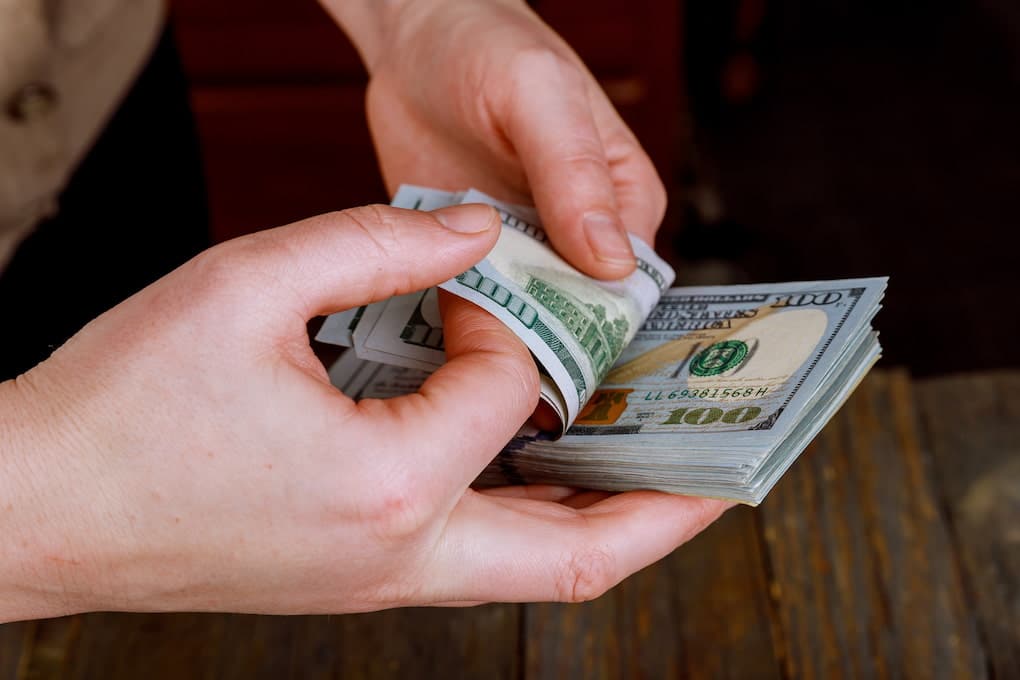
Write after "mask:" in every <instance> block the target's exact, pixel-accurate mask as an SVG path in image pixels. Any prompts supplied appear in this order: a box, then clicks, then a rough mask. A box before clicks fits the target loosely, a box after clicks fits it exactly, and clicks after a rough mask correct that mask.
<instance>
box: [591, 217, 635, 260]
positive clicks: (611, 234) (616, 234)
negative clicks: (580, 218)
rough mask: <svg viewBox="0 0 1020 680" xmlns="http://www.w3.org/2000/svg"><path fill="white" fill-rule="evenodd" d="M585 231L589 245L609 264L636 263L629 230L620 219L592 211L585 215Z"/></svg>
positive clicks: (596, 255)
mask: <svg viewBox="0 0 1020 680" xmlns="http://www.w3.org/2000/svg"><path fill="white" fill-rule="evenodd" d="M584 233H585V235H586V236H587V237H588V246H589V247H591V249H592V252H593V253H595V257H596V258H598V259H599V260H601V261H602V262H605V263H607V264H625V265H633V264H634V251H633V250H631V247H630V240H629V239H628V238H627V232H625V231H624V230H623V225H622V224H620V220H618V219H617V218H615V217H613V216H612V215H609V214H607V213H602V212H590V213H587V214H585V216H584Z"/></svg>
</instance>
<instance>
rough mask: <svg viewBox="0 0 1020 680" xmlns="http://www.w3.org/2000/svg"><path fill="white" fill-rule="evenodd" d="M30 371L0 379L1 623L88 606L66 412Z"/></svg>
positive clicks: (79, 480) (80, 512) (80, 511)
mask: <svg viewBox="0 0 1020 680" xmlns="http://www.w3.org/2000/svg"><path fill="white" fill-rule="evenodd" d="M36 370H37V369H33V371H31V372H30V373H29V374H26V375H25V376H22V377H21V378H19V379H18V380H17V381H14V380H8V381H6V382H3V383H0V536H2V537H3V540H0V622H3V621H14V620H22V619H34V618H43V617H52V616H62V615H65V614H71V613H75V612H80V611H85V610H88V609H92V608H95V607H93V606H92V603H91V602H90V593H91V592H92V591H93V588H92V587H91V586H90V578H89V577H88V576H87V574H88V573H90V570H89V565H88V560H87V558H86V557H85V555H84V553H83V550H82V548H83V546H84V545H85V544H84V543H83V542H82V541H80V540H78V539H79V536H80V532H79V531H76V527H77V528H78V529H81V528H82V526H80V525H81V524H82V521H81V520H82V517H83V515H84V512H83V510H84V508H75V503H74V502H73V501H70V499H71V498H72V497H73V495H74V494H73V493H72V492H73V491H75V488H74V487H76V486H77V485H78V484H79V483H80V484H84V479H82V478H81V475H79V474H74V473H72V474H70V475H69V474H67V473H68V471H69V470H72V469H73V468H74V467H76V466H74V465H73V464H70V457H71V456H72V455H73V447H72V446H69V442H68V437H67V431H68V429H67V428H65V427H64V425H66V422H64V420H65V418H66V415H65V414H66V411H65V410H64V409H63V408H62V407H61V400H60V399H59V398H57V395H54V394H52V393H48V392H47V391H46V390H44V389H42V388H41V386H39V385H38V384H36V383H35V382H34V377H35V375H34V374H36ZM65 461H67V462H68V463H69V464H67V465H65V464H64V462H65ZM61 501H65V502H61ZM67 501H70V502H67Z"/></svg>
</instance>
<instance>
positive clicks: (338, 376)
mask: <svg viewBox="0 0 1020 680" xmlns="http://www.w3.org/2000/svg"><path fill="white" fill-rule="evenodd" d="M458 203H487V204H490V205H493V206H495V207H496V208H497V210H498V211H499V213H500V216H501V217H502V221H503V224H502V231H501V234H500V237H499V240H498V242H497V244H496V246H495V247H494V248H493V250H492V251H491V252H490V253H489V255H488V256H487V257H486V258H485V259H484V260H483V261H481V262H479V263H478V264H477V265H475V266H474V267H472V268H471V269H469V270H468V271H466V272H464V273H462V274H460V275H458V276H457V277H455V278H453V279H451V280H449V281H447V282H445V283H443V284H441V285H440V286H439V288H441V289H443V290H445V291H448V292H449V293H452V294H453V295H456V296H459V297H462V298H465V299H467V300H469V301H471V302H473V303H475V304H477V305H478V306H479V307H481V308H483V309H485V310H486V311H488V312H489V313H491V314H493V315H494V316H496V317H497V318H498V319H500V320H501V321H502V322H503V323H505V324H506V325H507V326H508V327H510V328H511V329H512V330H513V331H514V332H515V333H516V335H517V336H518V337H519V338H520V339H521V340H522V341H523V342H524V343H525V344H526V345H527V346H528V348H529V349H530V350H531V353H532V355H533V356H534V357H535V361H536V363H537V365H538V369H539V375H540V377H541V398H542V401H543V402H545V403H546V404H547V405H548V406H549V407H550V408H551V409H552V411H553V412H554V413H555V414H556V416H557V417H558V419H559V423H560V425H559V427H557V428H556V429H554V430H553V431H540V430H538V429H536V428H535V427H533V426H531V425H530V424H526V425H525V426H524V427H522V429H521V431H520V432H519V433H518V435H517V437H515V438H514V439H513V440H512V441H511V442H509V443H508V444H507V446H506V447H505V448H504V450H503V451H502V452H501V453H500V454H499V455H498V456H497V457H496V458H495V459H494V460H493V461H492V463H491V464H490V465H489V466H488V468H487V469H486V470H485V471H484V472H483V473H482V475H481V476H480V477H479V479H478V480H477V484H479V485H485V486H491V485H497V484H522V483H551V484H563V485H568V486H574V487H579V488H587V489H604V490H609V491H625V490H631V489H657V490H661V491H667V492H671V493H678V494H689V495H698V496H711V497H717V498H726V499H731V500H735V501H739V502H742V503H748V504H751V505H757V504H758V503H760V502H761V501H762V499H764V498H765V495H766V494H767V493H768V491H769V490H770V489H771V488H772V486H773V485H774V484H775V483H776V481H778V479H779V478H780V477H781V476H782V474H783V472H784V471H785V470H786V469H787V468H788V467H789V466H790V464H792V463H793V461H794V460H795V459H796V458H797V456H798V455H799V454H800V452H801V451H803V450H804V448H805V447H806V446H807V445H808V443H809V442H810V441H811V440H812V438H814V436H815V435H816V434H817V433H818V432H819V431H820V430H821V429H822V427H823V426H824V425H825V423H826V422H828V420H829V419H830V418H831V417H832V416H833V414H834V413H835V412H836V411H837V409H839V407H840V406H841V405H842V403H843V402H844V401H845V400H846V399H847V397H848V396H849V395H850V393H851V392H852V391H853V389H854V388H855V387H856V385H857V384H858V383H859V382H860V380H861V378H863V377H864V375H865V374H866V373H867V372H868V370H869V369H870V368H871V366H872V365H874V363H875V362H876V361H877V360H878V358H879V356H880V353H881V348H880V346H879V343H878V335H877V333H876V332H875V331H874V330H872V327H871V321H872V318H873V317H874V316H875V314H876V313H877V312H878V310H879V308H880V303H881V300H882V295H883V293H884V291H885V286H886V279H885V278H867V279H849V280H837V281H808V282H798V283H769V284H755V285H739V286H705V287H696V288H671V287H670V286H671V284H672V282H673V279H674V272H673V270H672V269H671V268H670V267H669V265H668V264H667V263H666V262H664V261H663V260H662V259H661V258H659V257H658V256H657V255H656V253H655V251H654V250H652V248H651V247H649V246H648V245H647V244H645V243H644V242H642V241H641V240H639V239H637V238H636V237H633V236H632V237H631V243H632V245H633V247H634V252H635V255H636V256H637V261H638V266H637V269H636V270H635V271H634V273H632V274H631V275H630V276H629V277H627V278H626V279H623V280H622V281H599V280H596V279H592V278H590V277H588V276H585V275H584V274H582V273H580V272H579V271H577V270H576V269H574V268H573V267H571V266H570V265H569V264H567V263H566V261H564V260H563V258H561V257H560V256H559V255H558V254H557V253H556V252H555V251H554V250H553V249H552V247H551V246H550V245H549V243H548V241H547V239H546V236H545V233H544V232H543V231H542V228H541V226H540V224H539V220H538V216H537V215H536V213H535V211H534V210H533V209H531V208H529V207H526V206H518V205H510V204H506V203H502V202H500V201H497V200H495V199H493V198H491V197H489V196H486V195H485V194H483V193H481V192H479V191H475V190H468V191H463V192H456V193H453V192H446V191H438V190H435V189H429V188H425V187H416V186H407V185H405V186H402V187H401V188H400V190H399V191H398V192H397V195H396V196H395V197H394V200H393V205H395V206H397V207H402V208H412V209H418V210H433V209H436V208H440V207H443V206H447V205H453V204H458ZM316 340H318V341H320V342H327V343H331V344H336V345H343V346H346V347H351V348H353V350H348V351H347V352H345V353H344V354H343V356H341V358H340V359H339V360H338V361H337V362H336V363H335V364H334V365H333V366H332V367H331V368H330V378H331V380H332V382H333V384H334V385H336V386H337V387H338V388H340V389H341V390H342V391H343V392H344V393H345V394H347V395H348V396H350V397H352V398H354V399H361V398H388V397H392V396H397V395H400V394H407V393H409V392H413V391H415V390H416V389H417V388H418V387H419V386H420V385H421V384H422V382H424V380H425V379H426V378H427V377H428V375H429V373H430V372H431V371H433V370H435V369H436V368H438V367H439V366H440V365H442V364H443V362H444V361H445V355H444V352H443V322H442V319H441V318H440V315H439V307H438V303H437V292H436V289H429V290H424V291H420V292H417V293H413V294H409V295H402V296H398V297H394V298H391V299H389V300H385V301H382V302H377V303H375V304H372V305H368V306H365V307H360V308H357V309H351V310H347V311H343V312H340V313H338V314H334V315H332V316H330V317H328V318H327V319H326V320H325V322H324V323H323V325H322V327H321V328H320V330H319V332H318V334H317V336H316ZM493 389H499V385H493Z"/></svg>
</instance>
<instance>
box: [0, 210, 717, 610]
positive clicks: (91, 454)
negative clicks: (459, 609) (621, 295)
mask: <svg viewBox="0 0 1020 680" xmlns="http://www.w3.org/2000/svg"><path fill="white" fill-rule="evenodd" d="M498 223H499V218H498V215H497V214H496V212H495V211H493V210H492V209H491V208H488V207H485V206H480V205H469V206H458V207H454V208H447V209H444V210H441V211H436V212H434V213H419V212H413V211H404V210H399V209H396V208H390V207H386V206H378V207H375V206H373V207H367V208H357V209H353V210H349V211H345V212H341V213H333V214H328V215H323V216H320V217H315V218H312V219H309V220H305V221H302V222H298V223H295V224H293V225H290V226H287V227H281V228H278V229H273V230H269V231H265V232H260V233H257V234H253V235H250V236H245V237H242V238H239V239H235V240H233V241H229V242H226V243H224V244H221V245H219V246H216V247H214V248H212V249H210V250H208V251H206V252H205V253H203V254H202V255H200V256H198V257H197V258H195V259H193V260H191V261H189V262H188V263H186V264H185V265H183V266H182V267H180V268H179V269H177V270H175V271H174V272H172V273H171V274H169V275H167V276H166V277H164V278H162V279H160V280H159V281H157V282H156V283H154V284H153V285H151V286H149V287H148V288H145V289H144V290H142V291H141V292H139V293H138V294H136V295H135V296H133V297H131V298H130V299H128V300H127V301H125V302H124V303H122V304H120V305H118V306H117V307H115V308H113V309H112V310H111V311H109V312H107V313H106V314H104V315H102V316H100V317H99V318H97V319H96V320H94V321H93V322H91V323H90V324H88V325H87V326H86V327H85V328H84V329H82V331H81V332H79V333H78V334H77V335H76V336H74V337H73V338H71V339H70V340H69V341H68V342H67V343H66V344H65V345H64V346H63V347H61V348H59V349H58V350H57V351H56V352H55V353H54V354H53V355H52V356H51V357H50V358H49V359H48V360H46V361H44V362H43V363H41V364H39V365H38V366H36V367H35V368H34V369H32V370H31V371H29V372H28V373H26V374H24V375H22V376H20V377H19V378H17V379H15V380H11V381H7V382H5V383H2V384H0V536H3V540H2V541H0V620H16V619H24V618H37V617H44V616H55V615H61V614H68V613H73V612H81V611H92V610H129V611H169V610H175V611H177V610H188V611H240V612H272V613H322V612H332V613H341V612H355V611H366V610H375V609H381V608H387V607H394V606H400V605H420V604H449V605H454V604H472V603H478V602H483V601H491V600H502V601H534V600H567V601H578V600H585V599H589V598H593V597H595V596H597V595H599V594H600V593H602V592H603V591H605V590H606V589H607V588H609V587H610V586H612V585H613V584H615V583H617V582H618V581H620V580H621V579H622V578H624V577H625V576H627V575H628V574H630V573H632V572H634V571H636V570H638V569H640V568H642V567H644V566H645V565H647V564H649V563H651V562H653V561H655V560H657V559H659V558H660V557H662V556H664V555H665V554H667V553H668V552H670V551H671V550H673V549H674V548H675V547H676V546H678V545H680V544H681V543H683V542H684V541H686V540H687V539H688V538H690V537H691V536H693V535H694V534H695V533H697V532H698V531H699V530H700V529H702V528H703V527H704V526H706V525H707V524H708V523H709V522H711V521H712V520H714V519H715V518H716V517H717V516H718V515H719V514H720V513H721V512H722V510H723V509H724V508H725V507H726V506H725V504H723V503H720V502H718V501H710V500H705V499H697V498H685V497H679V496H669V495H665V494H659V493H652V492H632V493H624V494H618V495H612V496H610V495H608V494H593V493H581V494H576V493H574V492H573V491H572V490H569V489H561V488H557V487H539V486H533V487H508V488H502V489H493V490H488V491H486V492H484V493H483V492H477V491H474V490H471V489H470V488H469V484H470V483H471V481H472V480H473V479H474V478H475V477H476V476H477V474H478V473H479V472H480V471H481V470H482V468H483V467H484V466H485V465H486V464H487V463H488V461H489V460H490V459H491V458H492V457H493V456H494V455H495V454H496V453H497V452H498V451H499V449H500V448H501V447H502V445H503V444H504V443H505V442H506V441H507V440H508V439H509V438H510V437H511V436H512V435H513V434H514V432H515V431H516V429H517V428H518V426H519V425H520V424H521V423H522V422H523V421H524V420H525V419H526V418H527V417H528V415H529V414H531V412H532V410H533V409H534V407H535V403H536V400H537V395H538V376H537V371H536V369H535V364H534V361H533V360H532V359H531V357H530V355H529V353H528V351H527V349H526V348H525V347H524V346H523V345H522V344H521V343H520V342H519V341H518V340H517V339H516V338H515V337H514V336H513V335H512V334H511V332H510V331H509V330H508V329H507V328H506V327H504V326H503V325H502V324H501V323H500V322H499V321H497V320H496V319H495V318H493V317H491V316H489V315H488V314H486V313H484V312H482V311H481V310H479V309H478V308H476V307H474V306H473V305H471V304H469V303H467V302H464V301H461V300H456V299H452V298H451V299H445V300H444V301H443V304H444V316H445V320H444V324H445V328H446V342H447V352H448V356H449V362H448V363H447V364H446V365H445V366H444V367H442V368H441V369H439V370H438V371H437V372H436V373H435V374H434V375H433V376H432V377H431V378H430V379H429V380H428V381H427V382H426V383H425V385H424V386H423V387H422V389H421V391H420V392H418V393H416V394H413V395H409V396H406V397H401V398H398V399H390V400H372V399H364V400H361V401H359V402H357V403H356V402H354V401H352V400H351V399H349V398H348V397H346V396H345V395H344V394H342V393H341V392H340V391H338V390H337V389H336V388H334V387H333V386H332V385H331V384H330V383H329V380H328V377H327V374H326V372H325V370H324V368H323V366H322V364H321V363H320V362H319V361H318V360H317V359H316V358H315V356H314V354H313V352H312V349H311V347H310V346H309V339H308V335H307V327H306V322H307V321H308V319H310V318H312V317H314V316H316V315H321V314H325V313H328V312H332V311H335V310H339V309H345V308H349V307H352V306H354V305H358V304H362V303H368V302H371V301H375V300H381V299H385V298H388V297H390V296H392V295H395V294H400V293H404V292H408V291H412V290H418V289H421V288H424V287H427V286H431V285H434V284H436V283H438V282H440V281H443V280H445V279H447V278H449V277H451V276H453V275H455V274H456V273H458V272H460V271H462V270H464V269H466V268H468V267H469V266H471V265H472V264H473V263H475V262H477V261H478V260H480V259H481V258H482V257H483V256H484V255H485V254H486V253H487V252H488V250H489V249H490V248H491V247H492V246H493V244H494V243H495V240H496V237H497V234H498V231H499V229H498ZM444 225H445V226H444Z"/></svg>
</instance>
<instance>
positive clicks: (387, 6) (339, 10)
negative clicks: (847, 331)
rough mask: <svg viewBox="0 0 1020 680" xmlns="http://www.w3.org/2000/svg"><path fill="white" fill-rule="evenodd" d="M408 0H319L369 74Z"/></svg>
mask: <svg viewBox="0 0 1020 680" xmlns="http://www.w3.org/2000/svg"><path fill="white" fill-rule="evenodd" d="M410 1H411V0H319V2H320V4H321V5H322V6H323V7H324V8H325V9H326V11H327V12H329V14H330V15H331V16H332V17H333V20H334V21H336V23H337V24H338V25H339V26H340V27H341V28H342V29H343V30H344V32H345V33H346V34H347V37H348V38H350V40H351V42H352V43H354V47H355V49H357V50H358V54H360V55H361V61H362V63H363V64H364V65H365V69H366V70H367V71H368V73H369V75H371V74H372V72H373V71H374V70H375V68H374V67H375V64H376V63H377V62H378V59H379V55H380V53H381V52H382V49H383V47H382V46H383V44H384V43H385V41H386V36H387V34H388V33H389V32H390V30H391V28H392V26H393V25H394V24H395V23H396V21H397V16H398V15H399V14H400V10H401V9H402V7H403V6H404V5H406V4H407V3H408V2H410Z"/></svg>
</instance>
